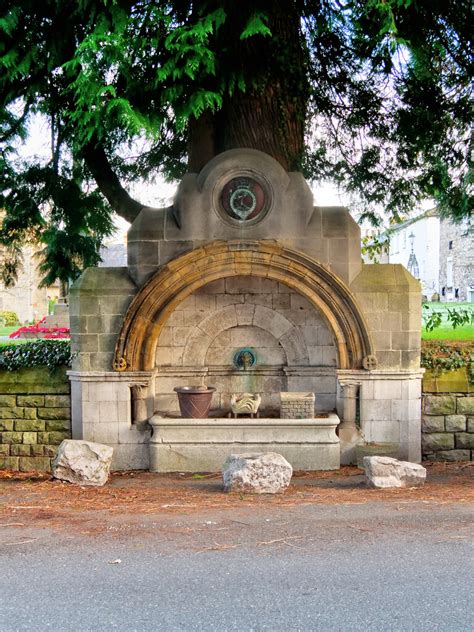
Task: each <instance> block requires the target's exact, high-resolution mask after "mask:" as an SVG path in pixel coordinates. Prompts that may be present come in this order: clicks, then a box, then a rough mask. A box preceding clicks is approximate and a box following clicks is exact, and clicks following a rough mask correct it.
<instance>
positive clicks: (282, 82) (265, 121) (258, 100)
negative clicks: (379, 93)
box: [83, 0, 309, 222]
mask: <svg viewBox="0 0 474 632" xmlns="http://www.w3.org/2000/svg"><path fill="white" fill-rule="evenodd" d="M220 4H221V3H220V2H217V0H216V4H215V6H216V8H217V7H218V6H220ZM225 4H226V7H225V8H226V13H227V18H226V22H225V24H224V25H223V26H222V27H221V28H220V29H219V30H218V31H217V34H216V42H215V45H216V49H217V50H219V61H220V63H221V64H222V68H223V69H227V70H228V69H229V68H233V69H235V76H236V77H239V75H240V78H243V79H244V82H245V90H240V89H238V88H237V86H236V87H235V89H234V91H233V93H232V94H228V95H227V96H225V97H224V102H223V107H222V108H221V110H219V111H218V112H210V111H206V112H205V113H204V114H203V115H202V116H201V117H199V118H198V119H195V118H191V119H190V121H189V124H188V170H189V171H190V172H199V171H200V170H201V169H202V168H203V167H204V166H205V165H206V164H207V163H208V162H209V160H211V158H213V157H214V156H215V155H217V154H219V153H221V152H223V151H225V150H227V149H235V148H239V147H247V148H252V149H259V150H260V151H263V152H265V153H267V154H269V155H271V156H273V157H274V158H275V159H276V160H277V161H278V162H279V163H280V164H281V165H282V166H283V168H284V169H286V170H287V171H293V170H297V169H299V167H300V163H301V158H302V155H303V151H304V132H305V118H306V108H307V101H308V94H309V89H308V80H307V57H306V55H307V50H306V44H305V41H304V37H303V35H302V33H301V24H300V19H301V18H300V11H299V10H298V7H297V6H296V5H298V3H295V2H294V0H272V1H271V2H264V1H263V2H260V3H257V4H260V6H258V7H257V6H256V2H255V0H239V2H235V1H234V0H232V1H230V0H229V1H228V2H226V3H225ZM210 5H211V3H209V5H208V6H207V9H206V10H210V9H211V6H210ZM258 11H262V12H263V13H264V14H265V15H267V16H268V19H267V25H268V27H269V28H270V31H271V36H264V35H255V36H251V37H248V38H244V39H239V37H238V34H239V33H242V32H243V31H244V29H245V27H246V25H247V23H248V20H249V18H250V17H251V16H252V15H253V14H255V12H258ZM236 34H237V36H236ZM209 81H210V83H209V86H208V88H209V89H210V90H218V82H219V81H220V77H219V71H218V72H217V73H216V78H215V82H216V84H215V85H212V83H211V80H209ZM83 155H84V159H85V161H86V163H87V165H88V167H89V169H90V171H91V173H92V175H93V176H94V178H95V179H96V181H97V184H98V186H99V188H100V190H101V191H102V193H103V194H104V196H105V197H106V198H107V200H108V201H109V203H110V205H111V206H112V207H113V208H114V210H115V211H116V212H117V213H118V215H120V216H121V217H123V218H125V219H126V220H128V221H130V222H132V221H133V220H134V219H135V217H136V216H137V215H138V213H139V212H140V210H141V209H142V208H143V205H142V204H140V203H139V202H137V201H136V200H134V199H133V198H131V197H130V195H129V194H128V193H127V191H126V190H125V189H124V188H123V187H122V185H121V184H120V181H119V179H118V177H117V176H116V174H115V173H114V172H113V170H112V168H111V166H110V163H109V161H108V159H107V156H106V153H105V151H104V150H103V148H102V147H101V146H100V145H94V144H92V143H91V144H90V145H89V146H88V147H87V148H86V149H85V151H84V153H83Z"/></svg>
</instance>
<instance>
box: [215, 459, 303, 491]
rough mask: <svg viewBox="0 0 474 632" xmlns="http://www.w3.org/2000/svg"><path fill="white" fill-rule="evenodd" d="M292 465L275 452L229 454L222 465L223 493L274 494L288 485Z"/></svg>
mask: <svg viewBox="0 0 474 632" xmlns="http://www.w3.org/2000/svg"><path fill="white" fill-rule="evenodd" d="M292 474H293V468H292V467H291V465H290V464H289V463H288V461H287V460H286V459H285V458H284V457H283V456H282V455H281V454H277V453H276V452H266V453H257V454H248V453H247V454H231V455H230V456H229V458H228V459H227V460H226V462H225V463H224V465H223V466H222V478H223V480H224V490H225V491H226V492H235V491H239V492H246V493H253V494H276V493H278V492H282V491H283V490H285V489H286V488H287V487H288V485H289V484H290V480H291V476H292Z"/></svg>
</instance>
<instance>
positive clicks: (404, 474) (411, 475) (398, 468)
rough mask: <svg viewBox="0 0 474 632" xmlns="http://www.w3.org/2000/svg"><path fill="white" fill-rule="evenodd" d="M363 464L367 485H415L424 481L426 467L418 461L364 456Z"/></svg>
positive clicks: (422, 483)
mask: <svg viewBox="0 0 474 632" xmlns="http://www.w3.org/2000/svg"><path fill="white" fill-rule="evenodd" d="M363 465H364V470H365V478H366V482H367V485H369V487H417V486H419V485H424V483H425V481H426V469H425V468H424V467H423V466H422V465H419V464H418V463H410V462H409V461H398V460H397V459H392V458H391V457H388V456H366V457H364V460H363Z"/></svg>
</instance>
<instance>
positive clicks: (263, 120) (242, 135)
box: [188, 0, 308, 172]
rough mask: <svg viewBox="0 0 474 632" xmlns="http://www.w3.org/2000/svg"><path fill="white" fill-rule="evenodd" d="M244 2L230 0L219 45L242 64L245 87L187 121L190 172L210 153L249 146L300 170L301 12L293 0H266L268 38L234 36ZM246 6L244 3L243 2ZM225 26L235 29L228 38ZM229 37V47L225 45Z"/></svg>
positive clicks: (304, 96) (303, 101)
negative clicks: (217, 106)
mask: <svg viewBox="0 0 474 632" xmlns="http://www.w3.org/2000/svg"><path fill="white" fill-rule="evenodd" d="M246 4H247V3H246V2H243V3H241V2H239V3H234V7H233V11H234V12H235V15H233V14H232V9H230V12H231V13H230V15H229V16H228V19H227V22H226V28H224V29H223V30H222V31H221V32H220V33H219V38H220V39H221V42H222V48H223V49H225V48H227V56H228V57H229V58H231V59H232V60H233V64H234V65H235V66H237V67H240V70H241V73H242V75H243V76H244V77H245V78H246V85H247V88H246V91H245V92H241V91H238V90H236V91H235V92H234V93H233V94H232V95H229V96H228V97H226V98H225V100H224V104H223V107H222V110H220V111H219V112H216V113H215V114H209V113H205V114H204V115H203V116H202V117H201V118H200V119H198V120H192V121H191V122H190V125H189V132H190V133H189V152H188V157H189V162H188V167H189V170H190V171H194V172H196V171H200V169H202V167H203V166H204V165H205V164H206V163H207V162H208V161H209V159H210V158H212V157H213V156H214V155H216V154H218V153H220V152H222V151H225V150H227V149H234V148H237V147H251V148H253V149H259V150H261V151H264V152H266V153H268V154H270V155H271V156H273V157H274V158H275V159H276V160H278V162H279V163H280V164H281V165H282V166H283V167H284V168H285V169H286V170H288V171H291V170H294V169H298V167H299V165H300V162H301V157H302V154H303V150H304V131H305V118H306V108H307V100H308V83H307V78H306V77H307V74H306V70H307V69H306V47H305V44H304V38H303V35H302V33H301V28H300V14H299V12H298V11H297V10H296V9H295V3H294V2H293V1H291V0H279V1H275V2H272V3H270V6H269V11H271V15H270V18H269V21H268V26H269V28H270V30H271V32H272V36H271V37H264V36H261V35H258V36H254V37H250V38H248V39H244V40H237V39H236V38H235V31H236V29H238V28H241V29H242V30H243V28H244V24H239V22H241V21H242V19H244V20H247V19H248V17H249V15H250V12H249V11H248V10H247V11H246V10H245V7H244V6H242V5H246ZM247 9H248V7H247ZM227 29H230V30H231V29H233V30H234V37H233V38H232V37H231V36H230V34H229V33H228V31H227ZM229 42H233V43H234V45H233V48H232V49H229V46H230V44H229Z"/></svg>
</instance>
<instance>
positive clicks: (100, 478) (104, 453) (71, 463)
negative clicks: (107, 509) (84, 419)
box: [52, 439, 114, 487]
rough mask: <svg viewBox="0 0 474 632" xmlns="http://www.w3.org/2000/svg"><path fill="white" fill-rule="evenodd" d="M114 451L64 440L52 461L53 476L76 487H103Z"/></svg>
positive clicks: (98, 444) (97, 445)
mask: <svg viewBox="0 0 474 632" xmlns="http://www.w3.org/2000/svg"><path fill="white" fill-rule="evenodd" d="M113 452H114V449H113V448H111V447H110V446H108V445H102V444H101V443H92V442H91V441H80V440H74V439H65V440H64V441H63V442H62V443H61V445H60V446H59V449H58V453H57V455H56V458H55V459H54V461H53V466H52V470H53V476H54V478H57V479H59V480H61V481H69V482H70V483H76V484H78V485H95V486H97V487H100V486H102V485H105V483H106V482H107V479H108V478H109V472H110V464H111V462H112V454H113Z"/></svg>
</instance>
